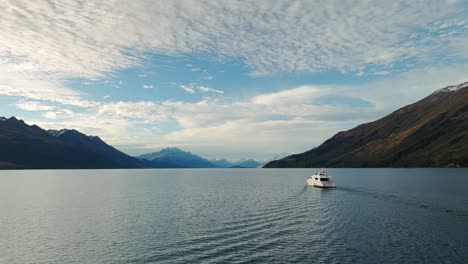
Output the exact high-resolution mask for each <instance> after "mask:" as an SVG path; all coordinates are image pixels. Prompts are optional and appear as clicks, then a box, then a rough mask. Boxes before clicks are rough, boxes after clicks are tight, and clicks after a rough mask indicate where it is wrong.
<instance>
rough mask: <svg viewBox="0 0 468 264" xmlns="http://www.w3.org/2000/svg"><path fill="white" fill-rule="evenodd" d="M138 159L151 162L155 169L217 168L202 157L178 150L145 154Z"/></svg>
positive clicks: (171, 149)
mask: <svg viewBox="0 0 468 264" xmlns="http://www.w3.org/2000/svg"><path fill="white" fill-rule="evenodd" d="M137 158H139V159H143V160H147V161H149V164H150V166H151V167H153V168H216V167H217V166H216V165H214V164H213V163H211V162H210V161H208V160H207V159H204V158H202V157H200V156H197V155H195V154H192V153H190V152H186V151H183V150H181V149H178V148H165V149H162V150H160V151H158V152H152V153H148V154H143V155H141V156H138V157H137Z"/></svg>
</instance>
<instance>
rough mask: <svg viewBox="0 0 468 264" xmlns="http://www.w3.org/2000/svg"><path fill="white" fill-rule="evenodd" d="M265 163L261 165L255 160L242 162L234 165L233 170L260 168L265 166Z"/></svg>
mask: <svg viewBox="0 0 468 264" xmlns="http://www.w3.org/2000/svg"><path fill="white" fill-rule="evenodd" d="M263 164H264V163H260V162H258V161H256V160H253V159H248V160H240V161H237V162H235V163H234V164H233V166H231V167H233V168H258V167H259V166H261V165H263Z"/></svg>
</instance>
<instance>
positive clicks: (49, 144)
mask: <svg viewBox="0 0 468 264" xmlns="http://www.w3.org/2000/svg"><path fill="white" fill-rule="evenodd" d="M53 131H54V130H49V131H48V130H44V129H42V128H40V127H39V126H37V125H28V124H26V123H25V122H24V121H23V120H20V119H17V118H16V117H10V118H5V117H3V118H0V145H1V146H2V148H1V149H0V169H113V168H143V167H145V166H146V165H145V164H144V162H142V161H140V160H139V159H136V158H134V157H130V156H128V155H126V154H125V153H123V152H121V151H119V150H117V149H115V148H114V147H112V146H110V145H108V144H107V143H105V142H104V141H102V140H101V139H100V138H99V137H95V136H87V135H85V134H83V133H81V132H79V131H77V130H70V129H63V130H60V131H62V133H54V132H53Z"/></svg>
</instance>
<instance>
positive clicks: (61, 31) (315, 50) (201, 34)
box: [0, 0, 466, 79]
mask: <svg viewBox="0 0 468 264" xmlns="http://www.w3.org/2000/svg"><path fill="white" fill-rule="evenodd" d="M462 5H463V3H462V2H460V3H454V4H452V5H449V4H447V1H445V0H432V1H431V3H428V2H427V1H411V2H408V1H403V0H401V1H380V2H374V3H369V2H368V1H354V2H352V3H351V2H342V1H294V2H290V1H280V2H271V1H244V2H241V3H238V2H224V1H222V2H219V1H205V2H198V1H157V2H152V1H132V2H131V3H127V2H125V3H123V2H119V1H110V2H106V3H104V2H102V1H86V2H82V1H67V3H52V2H49V1H45V0H43V1H34V2H21V1H12V2H11V1H10V2H2V3H0V8H1V10H3V13H2V23H0V31H1V32H2V38H1V39H0V47H1V48H0V70H1V71H2V72H4V73H5V72H22V73H26V74H27V75H29V76H35V77H38V79H41V78H39V77H43V78H49V77H51V76H53V79H57V78H58V79H63V78H75V77H82V78H99V77H102V76H103V75H104V74H106V73H108V72H111V71H114V70H117V69H122V68H126V67H130V66H135V65H138V64H140V63H141V62H142V60H143V59H144V57H145V56H144V54H145V53H146V52H152V53H157V54H164V55H177V54H186V53H209V54H210V55H212V56H215V57H219V58H239V59H241V60H243V61H244V63H245V64H246V65H247V66H248V67H249V68H250V69H251V70H252V72H253V73H254V74H270V73H275V72H284V71H297V72H320V71H326V70H333V69H337V70H344V71H358V72H359V71H361V70H363V69H366V68H368V67H374V66H380V67H391V65H392V64H393V63H396V62H399V61H401V60H404V59H407V58H413V59H418V58H420V57H421V56H423V55H424V56H425V55H427V53H428V52H429V53H430V52H431V49H430V48H429V47H428V46H427V44H428V43H433V44H434V43H439V44H440V45H437V48H444V45H443V43H447V41H450V40H447V39H441V38H439V37H438V36H437V34H434V33H433V32H428V33H425V31H424V30H421V29H431V27H433V25H439V26H438V27H436V28H435V29H436V30H446V29H448V28H450V27H453V26H458V27H460V28H463V27H464V26H466V23H465V22H466V18H465V17H466V16H464V14H463V13H462V12H460V10H463V6H462ZM414 33H417V34H419V36H420V37H418V38H412V39H411V38H409V36H410V35H411V34H414ZM25 40H27V41H25ZM444 50H445V51H446V52H450V50H447V48H445V49H444ZM193 70H198V68H193Z"/></svg>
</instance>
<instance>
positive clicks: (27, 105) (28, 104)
mask: <svg viewBox="0 0 468 264" xmlns="http://www.w3.org/2000/svg"><path fill="white" fill-rule="evenodd" d="M15 106H16V107H17V108H19V109H22V110H26V111H49V110H54V109H55V106H52V105H46V104H43V103H41V102H37V101H24V100H21V101H19V102H17V103H16V104H15Z"/></svg>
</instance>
